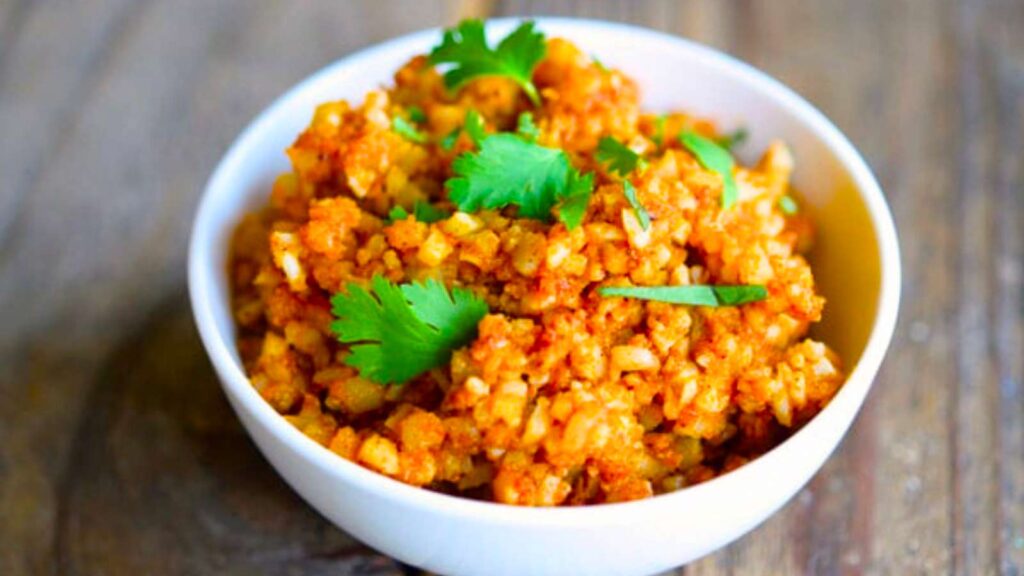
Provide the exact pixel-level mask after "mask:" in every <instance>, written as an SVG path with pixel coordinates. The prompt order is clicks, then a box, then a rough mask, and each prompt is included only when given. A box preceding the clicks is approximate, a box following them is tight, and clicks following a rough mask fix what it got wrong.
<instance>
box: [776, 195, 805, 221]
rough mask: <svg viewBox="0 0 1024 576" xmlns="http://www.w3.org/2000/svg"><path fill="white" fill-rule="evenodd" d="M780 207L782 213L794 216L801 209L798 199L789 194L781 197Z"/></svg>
mask: <svg viewBox="0 0 1024 576" xmlns="http://www.w3.org/2000/svg"><path fill="white" fill-rule="evenodd" d="M779 208H780V209H781V210H782V213H783V214H785V215H787V216H792V215H793V214H796V213H797V212H799V211H800V207H799V206H797V205H796V200H794V199H793V197H792V196H790V195H789V194H786V195H785V196H783V197H782V198H779Z"/></svg>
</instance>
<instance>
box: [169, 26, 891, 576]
mask: <svg viewBox="0 0 1024 576" xmlns="http://www.w3.org/2000/svg"><path fill="white" fill-rule="evenodd" d="M517 23H518V22H517V21H513V20H500V21H491V22H490V23H489V24H488V29H489V34H491V35H492V37H494V36H496V35H504V34H506V33H507V32H508V31H509V30H510V29H511V28H512V27H514V26H515V25H516V24H517ZM538 25H539V28H540V29H541V30H543V31H544V32H545V33H547V34H548V35H549V36H561V37H565V38H568V39H570V40H572V41H573V42H575V43H576V44H577V45H579V46H580V47H581V48H582V50H583V51H585V52H588V53H593V54H595V55H598V56H599V57H600V58H601V60H602V61H603V62H605V63H606V64H607V65H611V66H615V67H618V68H621V69H622V70H623V71H624V72H625V73H627V74H629V75H631V76H632V77H634V78H635V79H636V80H637V82H638V83H639V86H640V88H641V90H642V93H643V97H644V104H645V106H646V107H647V108H650V109H664V110H668V109H681V110H687V111H691V112H695V113H697V114H699V115H701V116H706V117H708V118H711V119H714V120H716V121H717V122H719V124H720V126H724V127H726V128H729V127H734V126H738V125H743V126H746V127H748V128H749V129H750V134H751V138H750V140H749V141H748V142H747V143H746V144H745V145H744V146H743V147H741V149H740V151H739V154H740V156H741V157H742V158H743V159H744V160H746V161H751V160H753V159H754V158H755V156H756V155H757V154H758V153H759V152H760V151H761V150H763V148H764V146H765V145H766V144H767V142H768V141H769V140H770V139H773V138H782V139H784V140H785V141H786V142H788V143H789V145H790V146H791V148H792V150H793V153H794V155H795V157H796V161H797V168H796V172H795V175H794V178H795V185H796V187H797V188H798V189H799V191H800V192H801V193H802V195H801V197H802V200H803V207H804V209H809V210H810V211H811V213H812V214H813V216H814V218H815V220H816V223H817V225H818V243H817V246H816V250H815V252H814V254H813V256H814V258H812V260H813V263H814V272H815V275H816V277H817V278H818V281H819V284H820V287H821V290H822V291H823V293H824V294H825V296H826V297H827V298H828V305H827V306H826V309H825V321H824V322H823V324H822V325H821V326H820V327H819V328H818V329H817V330H818V332H817V334H818V336H819V337H822V338H824V339H825V341H827V342H828V343H829V344H830V345H832V346H833V347H835V348H837V349H838V351H839V352H840V354H841V356H842V357H843V359H844V360H845V362H846V369H847V371H848V373H849V379H848V380H847V382H846V383H845V385H844V386H843V388H842V389H841V390H840V391H839V393H838V394H837V395H836V397H835V399H834V400H833V401H832V402H831V403H830V404H829V405H828V407H827V408H825V409H824V410H823V411H822V412H821V414H819V415H818V416H817V417H816V418H814V419H813V420H812V421H811V422H810V423H809V424H807V425H806V426H805V427H804V428H803V429H802V430H800V431H799V432H797V433H796V434H794V435H793V436H792V437H791V438H790V439H788V440H786V441H785V442H784V443H783V444H781V445H780V446H778V447H777V448H775V449H774V450H772V451H771V452H769V453H768V454H766V455H764V456H763V457H761V458H759V459H757V460H755V461H753V462H751V463H749V464H747V465H746V466H743V467H741V468H739V469H738V470H736V471H733V472H730V473H729V474H726V475H724V476H722V477H720V478H717V479H714V480H711V481H709V482H705V483H703V484H700V485H697V486H693V487H691V488H686V489H684V490H681V491H678V492H674V493H671V494H666V495H662V496H656V497H654V498H650V499H647V500H641V501H636V502H628V503H621V504H606V505H598V506H589V507H579V508H555V509H530V508H517V507H512V506H505V505H500V504H493V503H487V502H477V501H472V500H467V499H462V498H457V497H453V496H446V495H443V494H438V493H434V492H430V491H427V490H423V489H420V488H414V487H411V486H407V485H405V484H401V483H399V482H397V481H394V480H391V479H389V478H386V477H384V476H380V475H378V474H376V473H375V472H371V471H370V470H367V469H365V468H362V467H360V466H358V465H356V464H353V463H351V462H349V461H347V460H344V459H342V458H340V457H338V456H336V455H335V454H333V453H331V452H330V451H328V450H327V449H326V448H324V447H322V446H320V445H319V444H317V443H315V442H314V441H312V440H310V439H309V438H307V437H306V436H304V435H302V434H301V433H300V432H299V431H297V430H296V429H295V428H293V427H292V426H291V425H290V424H288V423H287V422H285V420H284V419H283V418H281V416H280V415H278V414H277V413H276V412H275V411H274V410H273V409H272V408H271V407H270V406H269V405H268V404H267V403H266V402H264V401H263V399H262V398H261V397H260V396H259V394H257V393H256V391H255V390H254V389H253V388H252V386H251V385H250V384H249V381H248V379H247V378H246V376H245V373H244V372H243V370H242V366H241V364H240V362H239V357H238V352H237V351H236V349H235V342H234V334H235V329H234V326H233V323H232V318H231V313H230V307H229V303H228V279H227V266H226V263H227V258H228V239H229V237H230V235H231V232H232V229H233V228H234V226H235V225H236V224H237V223H238V221H239V220H240V218H241V217H242V215H243V214H244V213H245V212H246V211H248V210H251V209H254V208H256V207H258V206H260V205H262V204H264V203H265V202H266V200H267V197H268V194H269V191H270V187H271V183H272V181H273V179H274V177H275V176H277V175H278V174H279V173H281V172H284V171H286V170H288V169H289V165H288V162H287V160H286V158H285V155H284V153H283V150H284V149H285V148H286V147H287V146H288V145H290V144H291V143H292V141H293V140H294V138H295V137H296V135H297V134H298V133H299V132H300V131H301V130H302V129H303V128H304V127H305V126H306V125H307V124H308V122H309V120H310V118H311V115H312V113H313V109H314V107H315V106H316V105H317V104H318V103H321V102H324V101H328V100H337V99H339V98H346V99H349V100H351V101H357V102H358V101H361V100H362V98H363V96H364V94H365V93H366V92H367V91H368V90H370V89H373V88H377V87H379V86H381V85H383V84H387V83H389V82H390V81H391V75H392V74H393V73H394V71H395V70H396V69H398V67H399V66H400V65H402V64H403V63H404V62H405V61H406V60H407V59H408V58H409V57H411V56H413V55H414V54H419V53H424V52H426V51H428V50H429V49H430V48H431V46H433V45H434V44H436V43H437V42H438V41H439V39H440V38H441V33H440V31H438V30H427V31H424V32H419V33H415V34H411V35H409V36H404V37H402V38H398V39H395V40H391V41H389V42H385V43H384V44H381V45H378V46H376V47H374V48H370V49H367V50H363V51H361V52H358V53H356V54H354V55H352V56H349V57H347V58H344V59H342V60H340V61H339V62H337V63H335V64H332V65H330V66H328V67H327V68H325V69H323V70H321V71H320V72H317V73H316V74H314V75H313V76H312V77H310V78H309V79H307V80H305V81H303V82H302V83H301V84H299V85H298V86H296V87H295V88H293V89H292V90H290V91H289V92H288V93H287V94H285V95H284V96H282V97H281V98H279V99H278V100H277V101H276V102H274V103H273V105H271V106H270V107H269V108H268V109H267V110H265V111H264V112H263V113H262V114H260V116H259V117H258V118H257V119H256V120H255V121H254V122H253V123H252V124H251V125H250V126H249V127H248V128H246V130H245V131H244V132H243V133H242V135H241V136H239V137H238V139H237V140H236V141H235V143H234V144H233V145H232V146H231V148H230V150H229V151H228V152H227V154H226V155H225V156H224V159H223V160H222V161H221V162H220V165H219V166H218V167H217V169H216V171H215V172H214V173H213V176H212V177H211V178H210V181H209V184H208V185H207V187H206V192H205V194H204V196H203V199H202V202H201V203H200V206H199V211H198V213H197V215H196V220H195V224H194V228H193V231H192V240H191V246H190V251H189V292H190V295H191V299H192V308H193V311H194V313H195V320H196V323H197V325H198V327H199V332H200V334H201V335H202V340H203V344H204V345H205V346H206V350H207V352H208V353H209V355H210V358H211V360H212V361H213V365H214V367H215V368H216V370H217V374H218V375H219V377H220V380H221V382H222V385H223V388H224V392H225V393H226V394H227V397H228V399H229V400H230V401H231V405H232V406H234V409H235V412H236V413H237V414H238V416H239V418H240V419H241V421H242V423H243V424H244V425H245V428H246V429H247V430H248V431H249V434H250V435H251V436H252V438H253V440H255V442H256V445H257V446H259V448H260V450H261V451H262V452H263V454H264V455H265V456H266V457H267V459H268V460H269V461H270V463H271V464H272V465H273V466H274V468H276V469H277V471H278V472H279V473H280V474H281V476H283V477H284V479H285V480H287V482H288V483H289V484H290V485H291V486H292V488H294V489H295V491H296V492H298V493H299V494H300V495H301V496H302V497H303V498H304V499H305V500H306V501H307V502H309V504H310V505H312V506H313V507H314V508H316V509H317V510H319V511H320V512H321V513H322V514H323V515H324V516H326V517H327V518H328V519H330V520H331V521H332V522H333V523H334V524H336V525H338V526H339V527H340V528H342V529H343V530H345V531H346V532H348V533H350V534H352V535H353V536H354V537H356V538H358V539H359V540H362V541H363V542H365V543H366V544H368V545H370V546H372V547H374V548H376V549H378V550H380V551H381V552H384V553H386V554H388V555H391V556H393V557H395V558H397V559H399V560H401V561H403V562H406V563H409V564H413V565H416V566H420V567H423V568H426V569H428V570H432V571H434V572H439V573H442V574H491V575H501V574H510V575H523V574H531V575H543V574H591V575H597V574H650V573H653V572H657V571H660V570H665V569H668V568H671V567H673V566H678V565H681V564H684V563H686V562H689V561H691V560H693V559H695V558H698V557H700V556H702V555H704V554H707V553H709V552H711V551H713V550H715V549H717V548H719V547H721V546H724V545H725V544H727V543H729V542H731V541H733V540H735V539H737V538H739V537H740V536H741V535H743V534H745V533H746V532H748V531H749V530H751V529H752V528H754V527H755V526H757V525H758V524H759V523H760V522H762V521H763V520H764V519H765V518H767V517H768V516H769V515H770V514H772V513H773V512H774V511H776V510H777V509H778V508H780V507H781V506H782V505H783V504H785V503H786V501H787V500H789V499H790V498H791V497H792V496H793V495H794V494H795V493H796V492H797V491H798V490H799V489H800V488H801V487H802V486H803V485H804V484H805V483H806V482H807V481H808V480H809V479H810V478H811V476H812V475H813V474H814V473H815V472H816V471H817V470H818V469H819V468H820V467H821V465H822V464H823V463H824V461H825V459H826V458H827V457H828V456H829V454H831V452H832V451H833V450H834V449H835V447H836V446H837V445H838V444H839V441H840V440H841V439H842V437H843V435H844V434H845V432H846V430H847V429H848V428H849V426H850V423H851V421H852V420H853V418H854V416H855V415H856V414H857V411H858V410H859V409H860V406H861V404H862V403H863V401H864V397H865V395H866V394H867V393H868V389H869V388H870V387H871V382H872V380H873V379H874V376H875V373H876V372H877V371H878V367H879V364H880V363H881V361H882V357H883V355H884V354H885V351H886V348H887V347H888V345H889V340H890V338H891V336H892V333H893V328H894V326H895V323H896V313H897V306H898V300H899V292H900V265H899V249H898V245H897V240H896V231H895V228H894V226H893V222H892V216H891V215H890V213H889V209H888V207H887V206H886V203H885V199H884V197H883V195H882V191H881V190H880V189H879V187H878V184H877V183H876V182H875V179H874V177H873V176H872V174H871V171H870V170H869V168H868V166H867V165H866V164H865V162H864V160H863V159H862V158H861V156H860V155H859V154H858V153H857V151H856V150H855V149H854V148H853V146H852V145H851V144H850V142H849V141H848V140H847V139H846V138H845V137H844V136H843V135H842V134H841V133H840V132H839V130H837V129H836V127H835V126H833V125H832V123H831V122H829V121H828V120H827V119H826V118H825V117H824V116H823V115H822V114H821V113H820V112H818V111H817V110H816V109H815V108H814V107H812V106H811V105H810V104H808V103H807V102H806V101H805V100H803V99H802V98H801V97H800V96H798V95H796V94H795V93H794V92H793V91H791V90H790V89H788V88H786V87H785V86H783V85H782V84H780V83H779V82H777V81H775V80H773V79H771V78H769V77H768V76H766V75H764V74H763V73H761V72H759V71H757V70H755V69H754V68H752V67H750V66H748V65H747V64H744V63H742V62H739V61H737V60H735V59H733V58H731V57H729V56H727V55H725V54H722V53H719V52H716V51H714V50H711V49H709V48H706V47H704V46H701V45H698V44H694V43H692V42H688V41H686V40H682V39H680V38H676V37H674V36H669V35H665V34H661V33H657V32H653V31H650V30H646V29H642V28H635V27H631V26H623V25H618V24H609V23H605V22H595V21H586V20H569V19H559V18H541V19H538Z"/></svg>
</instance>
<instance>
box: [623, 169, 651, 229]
mask: <svg viewBox="0 0 1024 576" xmlns="http://www.w3.org/2000/svg"><path fill="white" fill-rule="evenodd" d="M622 193H623V194H625V196H626V200H627V201H628V202H629V205H630V206H632V207H633V213H635V214H636V219H637V220H638V221H639V222H640V227H641V228H643V229H644V230H647V229H648V228H650V227H651V215H650V214H648V213H647V209H646V208H644V205H643V204H641V203H640V200H639V199H638V198H637V197H636V188H634V187H633V183H632V182H630V181H629V180H623V181H622Z"/></svg>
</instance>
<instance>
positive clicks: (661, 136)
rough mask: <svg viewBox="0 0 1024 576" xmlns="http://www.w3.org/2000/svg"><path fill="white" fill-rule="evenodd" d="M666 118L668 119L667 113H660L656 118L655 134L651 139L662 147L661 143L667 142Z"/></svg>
mask: <svg viewBox="0 0 1024 576" xmlns="http://www.w3.org/2000/svg"><path fill="white" fill-rule="evenodd" d="M665 120H668V116H666V115H665V114H661V115H659V116H658V117H657V118H655V119H654V134H653V135H652V136H651V140H654V143H655V144H657V145H658V148H661V145H662V144H663V143H664V142H665Z"/></svg>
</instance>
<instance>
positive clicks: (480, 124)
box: [464, 108, 487, 146]
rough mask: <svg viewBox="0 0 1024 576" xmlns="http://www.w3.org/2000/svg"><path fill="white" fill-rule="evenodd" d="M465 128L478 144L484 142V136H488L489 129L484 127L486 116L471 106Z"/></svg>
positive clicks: (467, 112) (467, 113)
mask: <svg viewBox="0 0 1024 576" xmlns="http://www.w3.org/2000/svg"><path fill="white" fill-rule="evenodd" d="M464 128H465V129H466V134H469V137H470V139H471V140H473V143H474V144H476V145H477V146H479V145H480V143H481V142H483V140H484V138H487V130H486V129H485V128H484V118H483V116H481V115H480V113H479V112H477V111H476V110H473V109H472V108H470V109H469V110H467V111H466V121H465V125H464Z"/></svg>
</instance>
